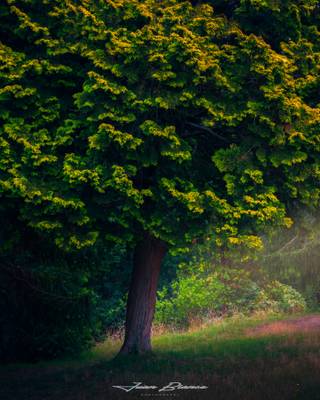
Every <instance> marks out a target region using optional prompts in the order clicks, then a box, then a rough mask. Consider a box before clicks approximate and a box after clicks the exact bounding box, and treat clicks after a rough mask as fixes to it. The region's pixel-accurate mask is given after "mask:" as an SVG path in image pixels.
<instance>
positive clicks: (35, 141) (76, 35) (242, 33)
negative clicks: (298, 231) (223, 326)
mask: <svg viewBox="0 0 320 400" xmlns="http://www.w3.org/2000/svg"><path fill="white" fill-rule="evenodd" d="M212 3H213V6H215V2H212ZM220 3H221V2H220ZM285 3H286V4H285V5H281V4H280V2H263V1H261V2H259V1H254V2H253V1H252V2H251V1H241V2H240V4H239V5H238V6H237V7H236V9H235V13H234V15H235V16H237V18H236V17H234V18H235V19H234V20H233V19H232V18H231V19H230V20H228V19H226V18H223V17H221V16H220V15H219V14H218V13H217V14H215V13H214V8H212V7H211V6H210V5H209V4H200V5H198V6H196V7H194V6H192V4H191V3H190V2H187V1H185V2H180V1H175V0H166V1H163V2H158V1H154V0H145V1H142V2H140V1H136V0H130V1H123V0H117V1H114V2H105V1H99V0H90V1H79V2H78V1H77V2H75V1H69V0H68V1H66V0H64V1H57V0H54V1H50V2H48V1H41V2H40V3H39V1H35V0H28V1H26V0H6V1H5V2H3V3H2V4H1V6H0V19H1V33H2V34H3V35H2V36H3V38H4V39H3V41H2V42H1V48H0V51H1V67H0V84H1V89H0V120H1V128H0V138H1V140H0V146H1V149H2V156H1V164H0V191H1V196H2V197H1V198H2V203H3V207H4V211H6V209H7V208H9V207H10V206H9V203H12V202H14V204H15V206H16V207H15V208H16V209H17V210H19V212H18V215H17V216H16V218H17V219H19V221H22V223H24V224H25V225H27V226H28V227H31V228H32V229H33V230H35V231H37V232H39V233H40V234H41V235H42V236H46V237H50V238H51V240H53V241H54V242H55V243H56V245H57V246H59V247H62V248H64V249H68V250H72V249H78V250H79V249H81V248H84V247H88V246H92V245H93V244H94V243H95V242H97V241H99V240H101V241H103V242H105V241H106V240H108V241H109V240H111V241H116V242H119V240H124V241H125V242H128V241H133V242H134V241H136V239H137V238H139V237H140V236H141V232H142V231H149V232H151V233H153V234H154V235H155V236H157V237H160V238H162V239H164V240H165V241H166V242H168V243H169V244H170V245H172V246H175V247H179V246H180V247H184V246H186V243H188V242H190V241H192V240H193V239H194V238H196V237H199V236H202V235H204V234H206V233H207V231H208V230H209V229H210V231H209V234H210V235H211V236H214V237H216V238H217V244H218V245H219V244H220V240H223V241H224V240H227V238H228V237H229V236H233V237H241V235H243V239H242V240H243V241H245V240H246V239H247V238H248V236H250V235H254V234H256V232H257V231H259V230H261V229H262V228H263V226H265V225H267V224H270V223H272V224H280V225H287V224H288V223H289V222H288V220H287V219H286V217H285V214H286V212H285V205H286V203H287V202H288V201H289V199H290V198H294V199H298V200H299V201H303V202H305V203H308V204H311V203H312V204H315V203H316V202H317V201H318V198H319V188H318V185H317V183H316V182H317V181H318V175H319V171H318V166H317V160H318V155H319V146H318V141H317V135H318V128H319V119H320V116H319V109H318V108H317V104H316V103H315V102H314V101H313V94H314V93H315V92H314V91H315V90H316V88H318V87H319V85H318V84H319V79H318V70H317V68H316V61H317V60H318V59H319V49H318V46H317V44H316V43H317V38H318V35H319V32H318V30H317V17H316V15H315V12H316V11H315V10H316V4H313V3H311V4H310V3H309V5H307V4H305V2H299V4H295V3H297V2H289V1H288V2H285ZM218 9H219V5H218ZM220 9H221V10H223V11H225V10H224V8H223V7H222V8H221V4H220ZM284 9H285V10H287V11H286V13H285V14H284V16H285V18H284V19H285V20H286V19H288V22H287V24H291V25H292V26H296V21H297V18H298V19H299V21H300V22H301V23H300V24H298V25H297V29H298V30H299V32H298V33H296V34H292V35H291V34H290V38H289V37H286V36H284V35H283V34H282V33H283V32H282V33H281V32H280V33H281V35H280V36H281V40H282V42H281V46H282V49H281V50H279V49H278V48H273V47H272V42H273V41H274V40H275V41H278V37H277V36H276V35H277V34H280V33H279V29H284V30H285V32H287V33H288V32H289V29H288V28H284V26H283V24H282V23H280V22H279V21H280V20H279V21H278V20H276V19H275V20H274V22H275V24H276V25H277V27H279V29H273V28H272V27H270V26H269V28H270V29H269V30H268V32H267V33H266V34H263V35H262V36H260V34H261V32H264V30H265V29H267V25H266V24H265V21H268V23H269V22H270V20H273V19H272V18H269V17H270V15H272V16H275V15H276V16H278V17H279V18H280V17H281V15H282V11H283V10H284ZM255 13H258V14H259V16H260V17H261V21H260V22H259V24H258V28H259V29H260V30H261V32H260V31H255V30H254V29H253V27H251V25H250V21H251V20H252V21H253V20H254V19H255ZM270 13H271V14H270ZM269 14H270V15H269ZM243 16H244V17H245V18H244V17H243ZM281 18H282V17H281ZM281 22H282V20H281ZM251 28H252V29H251ZM306 53H308V54H309V56H308V57H309V58H308V59H309V60H310V62H309V63H308V64H307V65H306V63H305V62H304V61H303V60H304V59H305V55H306ZM297 78H299V79H297ZM212 160H213V162H212ZM16 221H17V220H16ZM14 225H16V222H15V224H14ZM212 226H213V227H214V228H212ZM209 227H210V228H209ZM222 232H224V233H222ZM15 236H16V240H18V239H19V238H18V237H19V232H18V231H17V232H15ZM8 240H10V241H12V237H10V239H8ZM240 240H241V239H240ZM6 245H9V243H7V244H6ZM11 245H12V243H11Z"/></svg>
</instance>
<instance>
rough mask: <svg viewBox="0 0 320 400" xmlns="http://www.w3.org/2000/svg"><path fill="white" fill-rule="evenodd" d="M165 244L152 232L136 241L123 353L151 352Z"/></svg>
mask: <svg viewBox="0 0 320 400" xmlns="http://www.w3.org/2000/svg"><path fill="white" fill-rule="evenodd" d="M165 254H166V244H165V243H164V242H163V241H162V240H160V239H157V238H155V237H154V236H152V235H150V234H146V235H145V236H144V238H143V240H142V241H141V242H140V243H138V244H137V246H136V248H135V252H134V259H133V272H132V278H131V284H130V289H129V296H128V302H127V315H126V326H125V339H124V343H123V346H122V348H121V350H120V354H129V353H136V354H141V353H145V352H148V351H151V326H152V320H153V315H154V310H155V304H156V293H157V285H158V280H159V274H160V268H161V263H162V260H163V258H164V256H165Z"/></svg>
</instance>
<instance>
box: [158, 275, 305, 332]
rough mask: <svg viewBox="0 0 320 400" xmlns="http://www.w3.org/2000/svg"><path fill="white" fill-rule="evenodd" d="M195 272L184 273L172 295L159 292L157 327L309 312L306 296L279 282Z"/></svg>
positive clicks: (166, 289) (163, 289)
mask: <svg viewBox="0 0 320 400" xmlns="http://www.w3.org/2000/svg"><path fill="white" fill-rule="evenodd" d="M199 270H200V273H199V272H198V271H199ZM194 271H196V272H194ZM194 271H193V270H192V268H191V269H190V268H189V270H188V272H187V274H185V273H180V274H179V275H178V277H177V279H176V280H175V281H174V282H173V283H172V285H171V291H170V292H169V290H168V287H164V288H162V290H160V291H158V302H157V306H156V315H155V321H156V323H161V324H169V325H175V326H182V327H186V326H188V325H189V324H190V322H191V321H192V320H193V319H206V318H208V317H212V316H220V315H232V314H234V313H244V314H250V313H253V312H256V311H260V310H263V311H272V312H287V313H289V312H297V311H303V310H304V309H305V308H306V302H305V300H304V299H303V297H302V295H301V294H300V293H299V292H297V291H296V290H295V289H293V288H292V287H290V286H288V285H284V284H282V283H280V282H277V281H272V282H270V283H265V281H262V282H255V281H254V280H253V279H252V278H251V276H250V273H249V272H248V271H245V270H243V269H229V268H228V269H216V270H214V271H208V270H207V271H205V270H204V269H203V268H198V269H194Z"/></svg>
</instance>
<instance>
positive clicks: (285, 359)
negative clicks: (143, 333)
mask: <svg viewBox="0 0 320 400" xmlns="http://www.w3.org/2000/svg"><path fill="white" fill-rule="evenodd" d="M288 318H293V317H285V316H283V315H282V316H280V315H268V316H265V315H264V316H261V315H260V316H253V317H243V316H237V317H233V318H229V319H224V320H221V321H217V322H215V323H214V324H212V325H209V326H206V327H202V328H199V329H198V330H195V329H193V330H192V331H191V332H176V333H162V334H161V335H156V336H155V337H154V339H153V348H154V351H153V353H152V354H149V355H145V356H122V357H116V358H114V356H115V355H116V354H117V351H118V350H119V347H120V344H121V342H120V341H119V340H106V341H105V342H104V343H100V344H98V345H97V346H96V347H95V348H94V349H92V350H90V351H87V352H85V353H83V354H81V355H80V356H79V357H77V358H72V359H64V360H59V361H53V362H46V363H39V364H35V365H26V364H24V365H22V364H21V365H19V366H17V365H15V366H7V367H6V368H4V367H1V369H0V374H1V375H2V381H1V382H2V383H1V388H0V399H1V400H2V399H4V400H9V399H10V400H15V399H17V400H18V399H19V400H25V399H26V400H27V399H28V400H29V399H30V400H38V399H39V400H40V399H41V400H44V399H45V400H47V399H48V400H49V399H50V400H58V399H59V400H71V399H79V400H87V399H88V400H89V399H90V400H100V399H101V400H102V399H103V400H109V399H115V400H117V399H129V398H130V399H136V398H137V399H141V398H143V397H153V398H158V397H160V396H159V393H157V392H156V391H133V392H130V393H125V392H123V391H121V390H119V389H115V388H113V387H112V386H114V385H130V384H132V382H143V383H144V384H147V385H156V386H163V385H166V384H168V383H169V382H173V381H178V382H181V383H183V384H185V385H206V386H208V389H207V390H202V391H183V390H179V391H175V392H172V393H168V394H170V396H168V397H177V398H179V399H181V400H182V399H213V400H214V399H217V400H220V399H221V400H224V399H226V400H233V399H235V400H238V399H244V400H247V399H248V400H251V399H255V400H260V399H268V400H269V399H270V400H273V399H275V400H277V399H279V400H280V399H281V400H283V399H284V400H286V399H288V400H300V399H306V400H317V399H320V332H319V330H313V331H310V332H303V333H301V332H300V333H299V332H295V333H293V332H290V333H283V332H281V333H279V334H275V332H272V334H270V333H269V332H268V330H266V333H265V334H262V335H261V334H259V335H252V334H250V331H251V330H252V329H253V328H255V327H256V326H259V325H261V324H266V323H271V322H272V321H276V320H286V319H288ZM1 392H2V393H1ZM173 394H174V395H175V396H173ZM151 395H152V396H151ZM161 397H166V396H161Z"/></svg>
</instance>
